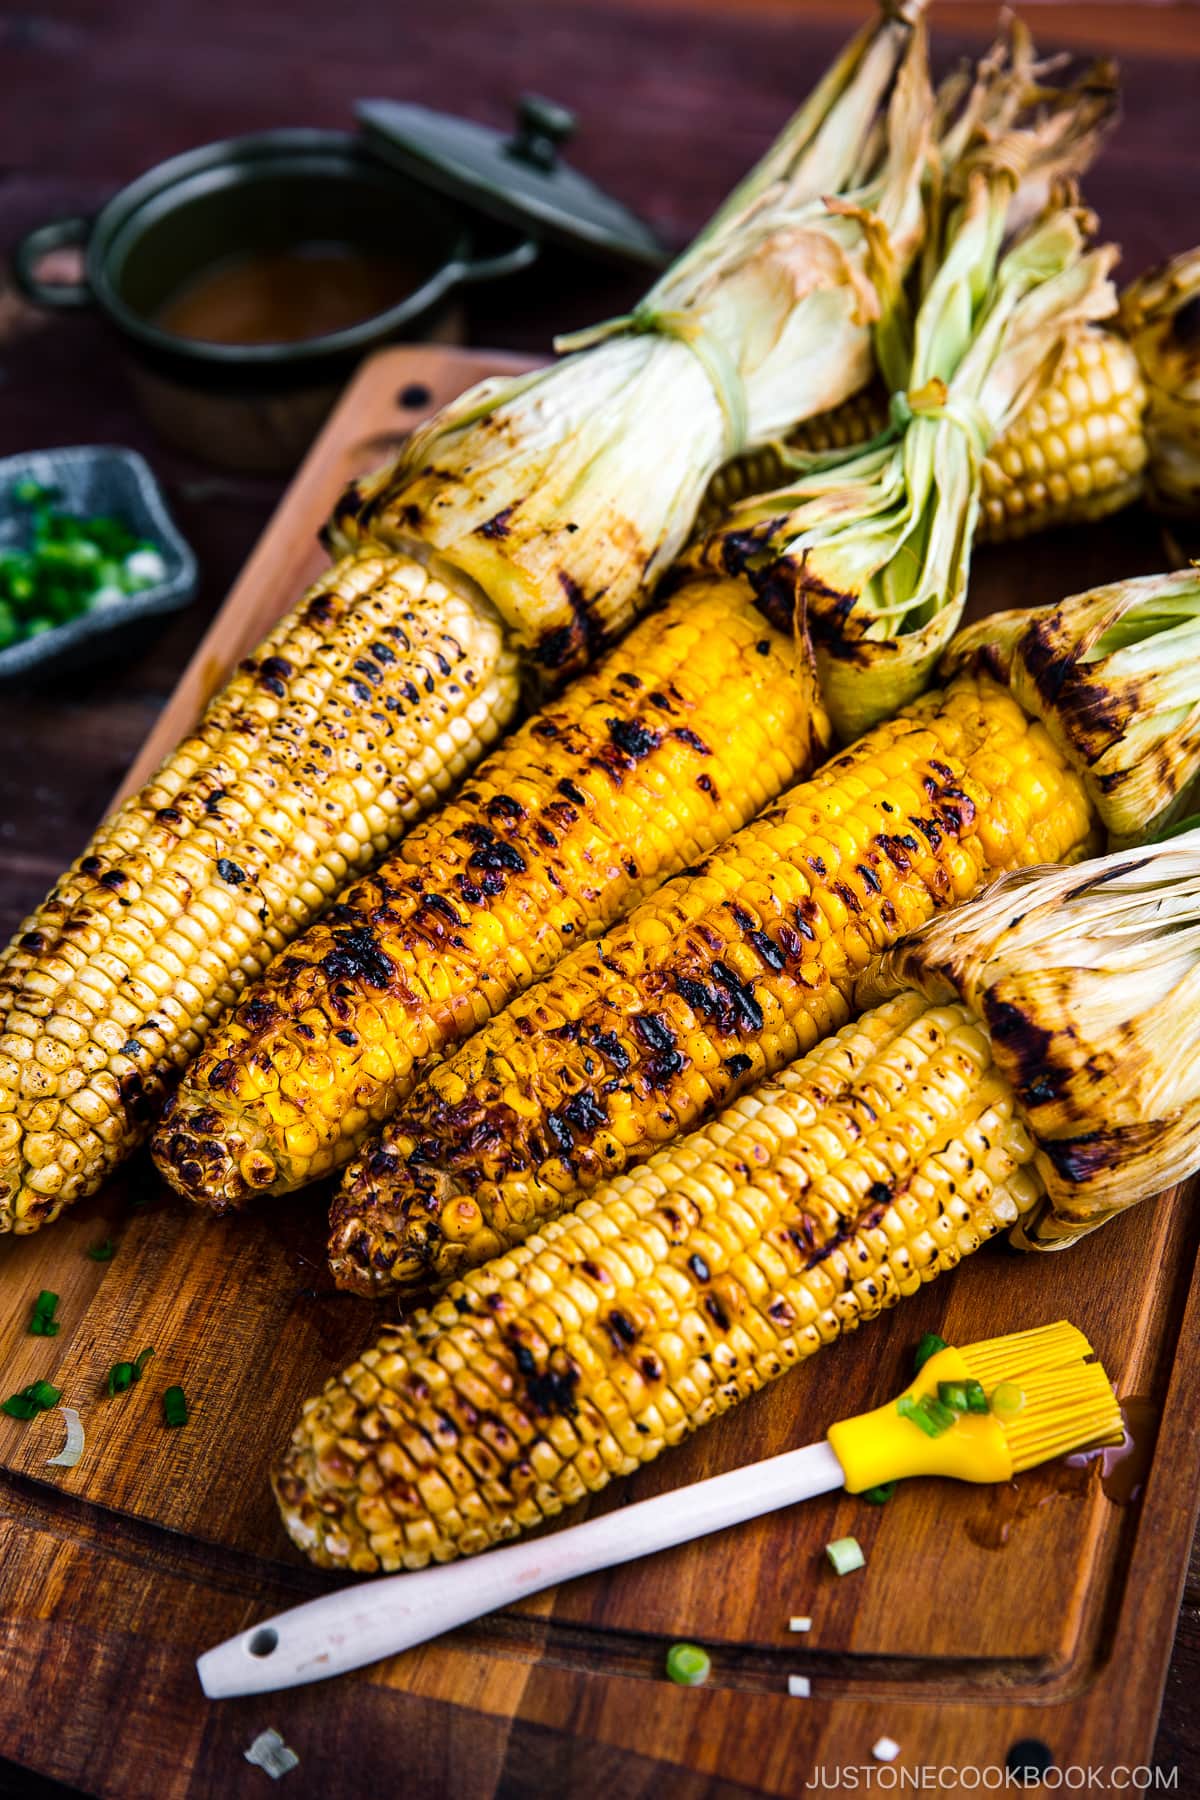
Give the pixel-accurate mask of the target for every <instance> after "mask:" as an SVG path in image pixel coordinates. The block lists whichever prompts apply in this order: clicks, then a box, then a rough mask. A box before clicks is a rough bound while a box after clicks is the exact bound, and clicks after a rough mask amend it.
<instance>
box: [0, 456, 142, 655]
mask: <svg viewBox="0 0 1200 1800" xmlns="http://www.w3.org/2000/svg"><path fill="white" fill-rule="evenodd" d="M57 498H58V495H57V493H56V492H55V490H53V489H51V488H43V487H40V486H39V485H38V483H37V482H35V481H19V482H17V484H16V485H15V487H14V488H13V489H12V499H13V500H14V502H15V503H16V504H17V505H18V506H21V507H24V508H25V509H26V510H27V512H28V514H29V525H28V530H27V533H26V541H25V543H24V544H23V545H22V546H21V547H12V548H6V549H0V648H4V647H5V646H7V645H8V644H15V643H18V642H20V641H21V640H22V639H23V638H32V637H38V636H40V635H41V633H42V632H45V631H54V630H55V629H56V628H57V627H58V626H60V625H65V624H67V623H68V622H69V621H70V620H72V619H78V618H80V617H82V616H83V615H84V614H85V613H89V612H92V611H94V610H95V609H96V608H97V607H102V606H105V605H108V604H111V603H112V602H113V601H119V600H123V599H124V598H125V595H126V594H136V593H140V592H141V591H143V590H144V589H146V588H150V587H154V586H156V585H157V584H158V583H159V582H161V581H163V580H164V579H165V577H166V575H167V573H168V570H167V563H166V560H165V558H164V557H163V555H162V552H161V551H160V550H159V549H158V548H157V546H156V545H154V544H150V543H147V542H145V541H144V540H142V539H139V538H138V537H136V536H135V534H134V533H133V532H132V531H130V529H129V527H128V526H127V525H125V524H123V523H122V522H121V520H120V519H112V518H105V517H103V516H100V517H96V518H90V519H85V518H77V517H75V515H74V514H71V513H64V512H59V511H56V510H55V509H54V505H53V502H54V501H55V500H57Z"/></svg>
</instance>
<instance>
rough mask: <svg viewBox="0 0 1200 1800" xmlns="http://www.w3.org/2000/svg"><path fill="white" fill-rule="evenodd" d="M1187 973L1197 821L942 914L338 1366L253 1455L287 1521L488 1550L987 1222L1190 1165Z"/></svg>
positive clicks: (442, 1551) (299, 1537)
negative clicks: (737, 1094)
mask: <svg viewBox="0 0 1200 1800" xmlns="http://www.w3.org/2000/svg"><path fill="white" fill-rule="evenodd" d="M1198 979H1200V832H1193V833H1191V834H1190V837H1189V838H1187V839H1179V840H1177V841H1176V842H1175V843H1173V844H1169V845H1166V846H1163V847H1161V848H1159V849H1157V850H1154V851H1152V852H1150V853H1149V854H1147V853H1146V852H1138V853H1136V854H1130V853H1128V852H1126V853H1123V854H1122V855H1120V856H1114V857H1109V858H1108V859H1106V860H1105V861H1103V862H1101V863H1099V864H1097V865H1092V866H1091V867H1090V868H1089V869H1088V870H1086V871H1080V870H1070V871H1063V870H1046V869H1041V870H1031V871H1027V872H1024V873H1022V874H1021V875H1019V876H1009V877H1006V878H1004V879H1003V880H1002V881H1000V882H998V883H997V884H996V885H995V886H994V887H993V888H991V889H990V890H988V892H987V893H985V894H984V895H983V896H982V897H981V898H980V899H979V900H977V901H975V902H972V903H969V904H967V905H966V906H964V907H962V908H960V909H958V910H957V911H956V912H952V913H949V914H946V915H943V916H942V917H940V918H939V919H937V920H935V921H934V922H933V923H932V924H931V925H929V926H928V927H926V928H925V930H924V931H923V932H921V933H919V934H917V935H916V936H915V937H914V938H911V939H908V940H906V941H905V942H904V943H903V944H902V945H901V946H900V947H899V949H898V950H897V951H896V952H895V954H894V955H893V956H891V957H889V958H887V959H885V961H884V964H883V966H882V969H881V970H880V972H879V973H878V974H875V975H872V976H869V977H867V978H866V979H865V980H864V981H863V982H862V983H860V986H859V991H858V995H857V998H858V1000H859V1001H860V1002H863V1003H869V1002H870V1001H872V1000H873V999H874V1000H878V997H879V995H880V994H881V993H882V994H885V995H887V998H885V999H884V1000H883V1001H882V1003H881V1004H876V1005H875V1006H874V1009H873V1010H872V1011H870V1012H868V1013H866V1014H865V1016H864V1017H862V1018H860V1019H859V1020H858V1021H857V1022H855V1023H852V1024H848V1025H845V1026H843V1027H842V1029H841V1030H840V1032H838V1034H837V1035H836V1036H834V1037H829V1038H826V1039H825V1040H824V1042H823V1043H821V1044H820V1045H818V1046H817V1047H816V1048H815V1049H813V1050H811V1051H810V1052H809V1053H808V1054H807V1055H806V1056H805V1057H803V1058H802V1059H801V1061H799V1062H798V1063H795V1064H793V1065H792V1066H791V1067H790V1068H788V1069H786V1070H785V1071H784V1072H783V1073H782V1074H780V1075H778V1076H776V1077H775V1078H774V1079H772V1080H768V1081H765V1082H763V1083H761V1084H760V1085H759V1086H758V1087H757V1088H756V1089H755V1090H754V1091H753V1092H751V1093H748V1094H745V1095H743V1096H742V1098H741V1099H739V1100H737V1101H735V1102H734V1104H733V1105H731V1106H729V1107H728V1108H727V1109H726V1110H725V1111H724V1112H723V1113H722V1114H721V1115H720V1117H719V1118H717V1119H716V1120H714V1121H713V1122H712V1123H711V1124H710V1125H708V1126H707V1127H706V1128H704V1129H702V1130H700V1131H697V1132H695V1133H693V1134H692V1135H691V1136H689V1137H686V1138H684V1139H683V1140H682V1141H681V1142H679V1143H678V1144H674V1145H672V1146H671V1147H670V1148H667V1149H663V1150H660V1151H659V1152H658V1153H657V1154H656V1155H654V1156H653V1157H651V1159H650V1160H649V1161H648V1162H646V1163H644V1164H643V1165H642V1166H641V1167H639V1168H636V1169H633V1170H630V1171H629V1172H628V1173H627V1174H624V1175H621V1176H619V1177H617V1178H616V1179H615V1180H612V1181H609V1182H607V1183H606V1184H605V1185H604V1186H603V1187H601V1188H600V1189H599V1191H598V1192H597V1193H596V1194H595V1195H594V1196H592V1197H589V1198H587V1199H584V1200H582V1201H581V1202H580V1204H579V1205H578V1207H577V1208H576V1209H575V1211H574V1212H573V1213H571V1214H570V1215H569V1216H567V1217H566V1218H563V1219H559V1220H555V1221H554V1222H552V1223H551V1224H549V1225H548V1226H547V1227H546V1229H545V1230H544V1232H542V1233H541V1234H540V1235H539V1236H537V1237H534V1238H532V1239H530V1240H529V1241H528V1242H526V1243H524V1244H521V1245H520V1246H518V1247H517V1248H516V1249H514V1250H510V1251H509V1252H507V1253H506V1254H505V1255H503V1256H500V1257H498V1258H496V1260H494V1261H493V1262H491V1263H489V1264H487V1265H486V1266H485V1267H484V1268H481V1269H477V1270H473V1271H472V1272H471V1273H470V1274H468V1275H467V1276H466V1277H465V1278H464V1279H463V1280H462V1281H459V1282H457V1283H456V1284H455V1285H454V1286H453V1287H452V1288H451V1289H450V1290H449V1292H448V1293H447V1294H446V1295H445V1296H444V1297H443V1298H442V1299H440V1300H439V1301H438V1302H437V1303H436V1304H435V1305H434V1306H433V1307H432V1308H431V1309H430V1310H428V1311H422V1312H418V1313H417V1314H415V1315H414V1316H413V1318H412V1319H411V1321H410V1322H408V1323H406V1324H404V1325H400V1326H392V1327H389V1328H388V1329H387V1330H385V1331H384V1333H383V1334H382V1336H381V1337H380V1338H379V1339H378V1341H377V1342H376V1344H375V1345H374V1346H373V1347H372V1348H371V1349H370V1350H368V1351H367V1352H366V1353H365V1354H364V1355H363V1356H362V1357H361V1358H360V1359H359V1360H358V1361H357V1362H355V1363H353V1364H352V1365H351V1366H350V1367H349V1368H348V1369H346V1370H345V1371H344V1372H343V1373H342V1374H341V1375H339V1376H337V1377H336V1378H335V1379H334V1380H332V1381H330V1382H329V1384H328V1385H327V1387H326V1388H325V1391H324V1392H323V1393H322V1394H321V1395H319V1396H318V1397H317V1398H315V1399H313V1400H311V1401H309V1402H308V1404H307V1405H306V1406H305V1408H304V1411H303V1414H302V1416H301V1418H300V1420H299V1423H298V1424H297V1426H296V1429H295V1432H294V1434H293V1436H292V1440H291V1443H290V1445H289V1446H288V1448H287V1450H286V1452H285V1454H284V1456H283V1457H282V1459H281V1462H280V1464H279V1466H278V1467H277V1469H276V1471H275V1474H274V1486H275V1492H276V1496H277V1499H278V1501H279V1506H280V1510H281V1512H282V1514H283V1518H284V1522H285V1524H286V1526H287V1529H288V1531H289V1532H290V1533H291V1535H292V1537H293V1538H294V1539H295V1541H296V1543H297V1544H299V1545H300V1547H301V1548H302V1549H304V1550H306V1551H307V1552H308V1554H309V1555H310V1556H311V1557H312V1558H313V1560H314V1561H316V1562H319V1563H322V1564H324V1565H325V1566H327V1567H333V1568H348V1569H354V1570H357V1571H360V1572H364V1573H365V1572H373V1571H375V1570H395V1569H403V1568H420V1567H422V1566H423V1565H424V1564H426V1563H427V1562H429V1561H430V1560H435V1561H439V1562H444V1561H448V1560H450V1559H451V1558H454V1557H456V1556H461V1555H467V1554H471V1553H473V1552H475V1551H479V1550H483V1549H486V1548H487V1547H488V1546H489V1545H491V1544H494V1543H496V1542H498V1541H501V1540H503V1539H506V1538H511V1537H514V1536H516V1535H517V1534H518V1533H519V1532H520V1531H522V1530H524V1529H527V1528H529V1527H532V1526H536V1525H539V1524H541V1523H542V1522H543V1521H545V1520H547V1519H551V1518H553V1517H554V1515H555V1514H556V1513H559V1512H561V1510H562V1509H563V1508H564V1507H566V1506H570V1505H572V1504H573V1503H574V1502H576V1501H578V1500H581V1499H583V1498H585V1497H586V1495H588V1494H589V1493H594V1492H596V1491H597V1490H598V1489H599V1488H602V1487H604V1486H605V1485H606V1484H607V1482H608V1481H609V1480H611V1479H612V1477H613V1476H615V1475H622V1474H627V1473H630V1472H632V1471H633V1470H634V1469H636V1468H637V1467H639V1465H641V1464H644V1463H646V1462H649V1461H650V1460H652V1459H653V1458H654V1457H656V1456H658V1455H659V1453H660V1452H661V1451H662V1450H663V1449H664V1448H665V1447H666V1446H667V1445H669V1444H673V1443H677V1442H678V1441H679V1440H680V1439H681V1438H683V1437H685V1436H686V1435H687V1434H688V1433H690V1432H692V1431H694V1430H696V1429H697V1428H698V1427H699V1426H701V1425H703V1424H705V1423H706V1422H707V1421H708V1420H709V1419H711V1418H713V1417H715V1416H716V1415H718V1414H720V1413H722V1412H724V1411H726V1410H727V1409H728V1408H730V1407H732V1406H735V1405H737V1404H738V1403H739V1402H740V1401H741V1400H743V1399H744V1398H745V1397H746V1396H747V1395H749V1394H751V1393H753V1392H754V1391H755V1390H756V1389H758V1388H760V1387H762V1386H763V1385H765V1383H766V1382H768V1381H771V1380H774V1379H775V1378H776V1377H777V1376H779V1375H781V1374H782V1373H783V1372H784V1371H785V1370H786V1369H788V1368H789V1367H791V1366H792V1365H793V1364H795V1363H797V1362H799V1361H801V1360H802V1359H803V1358H805V1357H807V1356H810V1355H811V1354H812V1353H813V1352H814V1351H816V1350H819V1349H820V1348H821V1346H822V1345H823V1344H828V1343H831V1342H833V1340H834V1339H836V1338H838V1337H839V1336H841V1335H842V1334H843V1333H844V1332H846V1331H850V1330H853V1329H855V1328H856V1327H857V1326H858V1325H859V1324H861V1323H863V1322H864V1321H865V1320H868V1319H870V1318H872V1317H874V1316H875V1315H876V1314H877V1313H879V1312H880V1311H881V1310H882V1309H883V1308H884V1307H887V1306H890V1305H893V1304H894V1303H895V1302H896V1301H897V1300H899V1299H900V1298H902V1297H903V1296H904V1295H906V1294H912V1293H915V1292H916V1291H917V1289H918V1288H919V1287H920V1286H921V1284H922V1283H923V1282H926V1281H930V1280H932V1279H933V1278H934V1277H935V1276H937V1275H939V1274H941V1273H942V1272H943V1271H945V1270H949V1269H953V1268H954V1267H955V1265H956V1264H957V1263H958V1262H959V1261H961V1259H962V1258H963V1257H964V1256H969V1255H971V1254H972V1253H973V1252H974V1251H975V1250H977V1249H978V1248H979V1247H980V1246H981V1244H983V1243H985V1242H986V1241H987V1240H988V1239H989V1238H991V1237H993V1236H995V1235H996V1234H997V1233H999V1232H1002V1231H1006V1230H1008V1231H1012V1232H1015V1233H1016V1234H1018V1236H1019V1238H1023V1237H1024V1236H1025V1235H1026V1234H1028V1235H1029V1236H1031V1237H1032V1240H1033V1242H1034V1243H1035V1244H1036V1246H1037V1247H1039V1248H1045V1247H1054V1246H1056V1245H1057V1244H1059V1243H1060V1242H1061V1241H1062V1238H1063V1236H1070V1235H1072V1234H1074V1233H1076V1232H1077V1231H1078V1230H1079V1229H1080V1228H1082V1229H1089V1228H1092V1227H1093V1226H1094V1225H1095V1224H1096V1223H1098V1222H1100V1220H1101V1219H1102V1218H1103V1217H1104V1216H1107V1212H1108V1211H1110V1210H1112V1209H1113V1208H1114V1207H1117V1206H1120V1205H1122V1204H1128V1203H1132V1202H1133V1201H1134V1200H1137V1199H1139V1198H1142V1197H1144V1196H1145V1195H1147V1194H1149V1193H1153V1192H1155V1191H1156V1190H1157V1189H1158V1188H1159V1187H1160V1186H1161V1185H1163V1183H1164V1182H1165V1181H1167V1180H1170V1179H1174V1178H1178V1177H1179V1176H1181V1175H1183V1174H1185V1173H1188V1172H1190V1171H1192V1170H1193V1169H1195V1168H1196V1167H1197V1165H1198V1164H1200V1064H1198V1063H1197V1060H1196V1058H1195V1057H1193V1056H1191V1055H1185V1056H1182V1057H1181V1056H1179V1055H1177V1054H1176V1053H1175V1052H1177V1051H1178V1048H1179V1045H1180V1042H1181V1041H1182V1040H1184V1039H1186V1038H1187V1037H1188V1036H1189V1033H1190V1029H1191V1018H1192V1015H1193V1013H1194V1009H1195V1005H1196V998H1197V995H1196V990H1197V983H1198ZM897 990H898V991H897ZM1043 1040H1045V1054H1043V1049H1042V1041H1043Z"/></svg>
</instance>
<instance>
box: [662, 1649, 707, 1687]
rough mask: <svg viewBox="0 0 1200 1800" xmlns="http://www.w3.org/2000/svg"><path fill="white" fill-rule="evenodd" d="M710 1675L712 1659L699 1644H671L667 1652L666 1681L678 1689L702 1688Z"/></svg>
mask: <svg viewBox="0 0 1200 1800" xmlns="http://www.w3.org/2000/svg"><path fill="white" fill-rule="evenodd" d="M711 1673H712V1659H711V1657H710V1656H709V1654H708V1652H707V1651H706V1650H702V1649H701V1648H700V1646H699V1644H672V1645H671V1648H670V1649H669V1650H668V1651H667V1679H668V1680H669V1681H674V1682H677V1683H678V1684H679V1686H680V1687H702V1686H703V1684H704V1683H705V1682H706V1681H707V1680H708V1678H709V1676H710V1674H711Z"/></svg>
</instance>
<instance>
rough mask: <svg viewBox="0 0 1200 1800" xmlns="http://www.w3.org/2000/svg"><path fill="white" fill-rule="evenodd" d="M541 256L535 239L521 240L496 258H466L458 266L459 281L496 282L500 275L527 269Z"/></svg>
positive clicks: (515, 273) (502, 251)
mask: <svg viewBox="0 0 1200 1800" xmlns="http://www.w3.org/2000/svg"><path fill="white" fill-rule="evenodd" d="M540 255H541V245H540V244H539V243H538V242H537V240H536V238H522V239H521V240H520V242H519V243H516V244H514V245H513V247H512V249H511V250H501V251H500V252H499V254H498V255H496V256H481V257H477V258H471V257H468V258H466V259H465V260H464V261H463V262H460V263H459V265H458V270H457V275H458V279H459V281H462V282H468V281H496V280H498V279H499V277H500V276H501V275H517V274H519V273H520V271H521V270H522V269H527V268H529V266H530V264H531V263H535V262H536V261H537V259H538V257H539V256H540Z"/></svg>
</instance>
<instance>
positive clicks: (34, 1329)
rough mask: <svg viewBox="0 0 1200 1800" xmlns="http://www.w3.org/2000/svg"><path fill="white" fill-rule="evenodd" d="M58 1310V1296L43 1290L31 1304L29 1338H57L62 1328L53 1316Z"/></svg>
mask: <svg viewBox="0 0 1200 1800" xmlns="http://www.w3.org/2000/svg"><path fill="white" fill-rule="evenodd" d="M57 1310H58V1295H57V1294H52V1293H51V1292H50V1290H49V1288H43V1289H42V1291H41V1293H40V1294H39V1295H38V1297H37V1299H36V1300H35V1301H34V1303H33V1314H32V1317H31V1318H30V1321H29V1335H30V1337H57V1336H58V1334H59V1331H60V1330H61V1329H62V1327H61V1326H60V1325H59V1323H58V1321H57V1320H56V1319H55V1317H54V1315H55V1313H56V1312H57Z"/></svg>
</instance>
